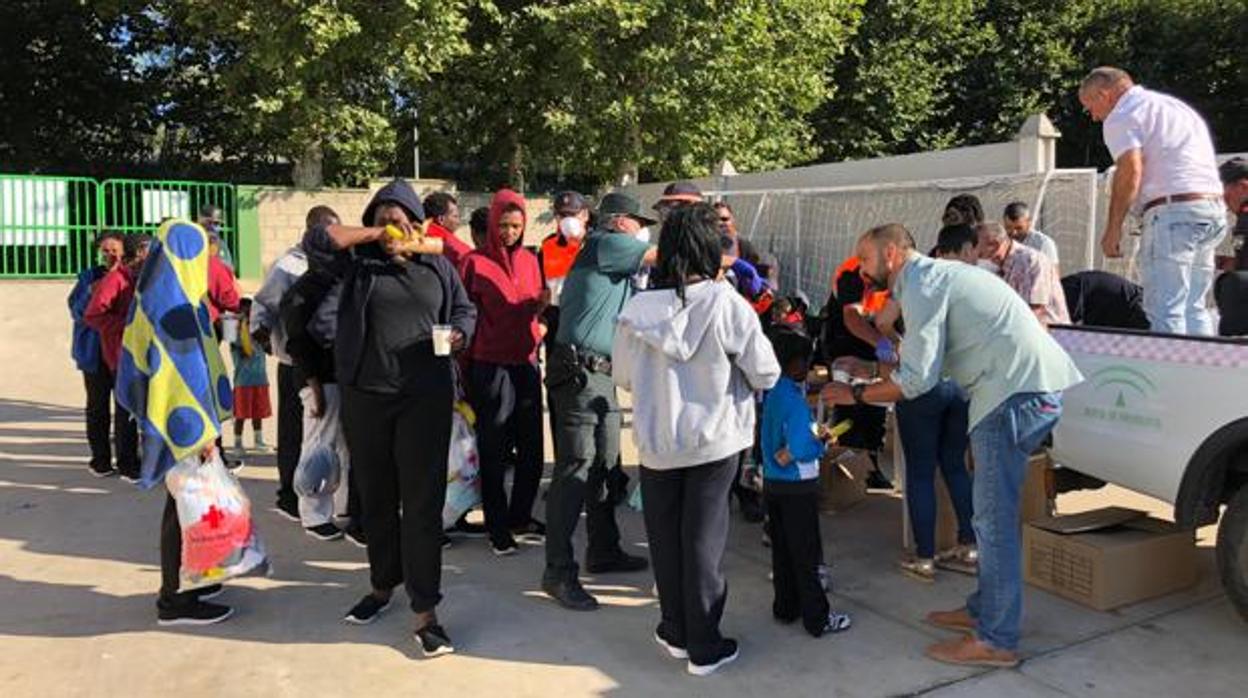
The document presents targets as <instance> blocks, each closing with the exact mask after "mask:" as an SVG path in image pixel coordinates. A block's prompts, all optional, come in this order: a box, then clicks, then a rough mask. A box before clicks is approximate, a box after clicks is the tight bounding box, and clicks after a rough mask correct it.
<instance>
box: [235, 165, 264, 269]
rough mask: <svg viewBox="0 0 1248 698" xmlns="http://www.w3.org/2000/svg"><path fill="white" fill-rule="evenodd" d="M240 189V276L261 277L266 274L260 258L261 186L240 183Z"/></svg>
mask: <svg viewBox="0 0 1248 698" xmlns="http://www.w3.org/2000/svg"><path fill="white" fill-rule="evenodd" d="M237 191H238V276H239V278H243V279H259V278H261V277H263V276H264V269H263V265H262V263H261V259H260V247H261V246H260V187H256V186H248V185H239V186H238V187H237Z"/></svg>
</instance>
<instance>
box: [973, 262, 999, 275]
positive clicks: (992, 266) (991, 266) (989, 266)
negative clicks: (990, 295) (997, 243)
mask: <svg viewBox="0 0 1248 698" xmlns="http://www.w3.org/2000/svg"><path fill="white" fill-rule="evenodd" d="M975 266H977V267H979V268H980V269H983V270H984V271H990V272H992V273H993V274H1000V273H1001V267H999V266H997V263H996V262H994V261H992V260H991V259H981V260H978V261H977V262H975Z"/></svg>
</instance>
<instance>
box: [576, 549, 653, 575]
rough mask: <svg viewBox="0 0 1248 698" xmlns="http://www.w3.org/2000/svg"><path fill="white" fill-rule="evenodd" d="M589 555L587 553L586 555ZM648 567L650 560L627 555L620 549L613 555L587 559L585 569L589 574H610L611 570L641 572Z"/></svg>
mask: <svg viewBox="0 0 1248 698" xmlns="http://www.w3.org/2000/svg"><path fill="white" fill-rule="evenodd" d="M586 557H587V558H588V557H589V556H588V555H587V556H586ZM649 567H650V561H649V560H647V559H646V558H644V557H638V556H637V555H629V554H628V553H626V552H624V551H622V550H621V551H620V552H619V553H617V554H616V555H614V556H613V557H608V558H600V559H596V560H591V559H587V560H586V561H585V569H586V571H588V572H589V573H590V574H610V573H612V572H641V571H642V570H645V569H648V568H649Z"/></svg>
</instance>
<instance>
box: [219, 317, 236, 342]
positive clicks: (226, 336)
mask: <svg viewBox="0 0 1248 698" xmlns="http://www.w3.org/2000/svg"><path fill="white" fill-rule="evenodd" d="M221 339H222V340H223V341H225V342H226V343H233V342H237V341H238V316H237V315H235V314H234V313H222V314H221Z"/></svg>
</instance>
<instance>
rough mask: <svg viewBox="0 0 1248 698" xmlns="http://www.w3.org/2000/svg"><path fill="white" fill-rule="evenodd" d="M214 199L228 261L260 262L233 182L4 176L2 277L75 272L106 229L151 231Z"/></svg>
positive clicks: (91, 257)
mask: <svg viewBox="0 0 1248 698" xmlns="http://www.w3.org/2000/svg"><path fill="white" fill-rule="evenodd" d="M209 204H211V205H215V206H218V207H220V208H221V222H222V226H221V236H222V238H223V239H224V241H225V247H226V251H227V252H228V257H229V261H230V262H231V263H232V264H234V266H235V268H236V269H239V268H247V269H251V268H252V267H254V266H256V265H257V264H259V259H258V257H259V253H258V250H255V249H253V248H254V246H241V245H240V244H239V220H238V218H239V207H238V192H237V190H236V188H235V186H234V185H233V184H225V183H221V182H184V181H171V180H139V179H109V180H105V181H104V182H97V181H96V180H94V179H90V178H87V177H57V176H40V175H14V174H0V279H58V278H71V277H73V276H74V275H76V274H77V273H78V272H79V271H80V270H82V269H84V268H86V267H88V266H90V265H91V264H93V263H94V262H95V260H96V251H95V237H96V235H98V234H99V233H100V232H103V231H106V230H116V231H118V232H122V233H126V234H134V233H148V234H151V233H154V232H155V231H156V228H157V227H158V226H159V225H160V222H161V221H163V220H164V219H166V218H170V217H173V218H185V219H188V220H195V218H196V216H197V215H198V213H199V211H200V209H202V208H203V207H204V206H207V205H209ZM244 248H245V249H244ZM251 255H254V256H255V257H256V259H251V258H250V256H251Z"/></svg>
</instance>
